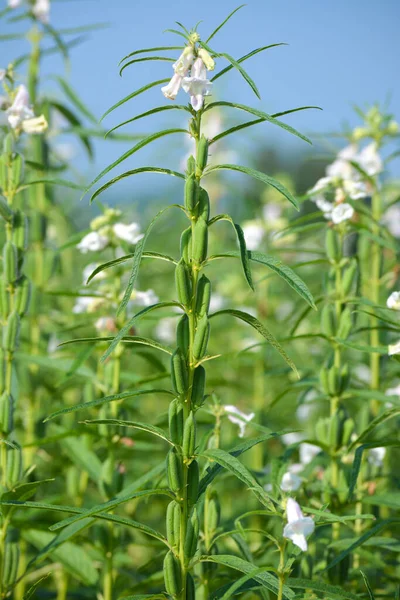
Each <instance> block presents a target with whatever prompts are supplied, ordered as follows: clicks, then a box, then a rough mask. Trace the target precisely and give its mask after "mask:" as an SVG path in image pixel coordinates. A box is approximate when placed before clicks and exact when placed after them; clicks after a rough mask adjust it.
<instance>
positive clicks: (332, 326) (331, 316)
mask: <svg viewBox="0 0 400 600" xmlns="http://www.w3.org/2000/svg"><path fill="white" fill-rule="evenodd" d="M321 330H322V333H323V334H324V335H326V336H328V337H333V336H334V335H335V332H336V317H335V310H334V307H333V306H332V304H325V306H324V307H323V309H322V311H321Z"/></svg>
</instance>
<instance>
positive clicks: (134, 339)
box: [59, 335, 172, 355]
mask: <svg viewBox="0 0 400 600" xmlns="http://www.w3.org/2000/svg"><path fill="white" fill-rule="evenodd" d="M113 339H114V338H113V336H109V337H94V338H77V339H75V340H68V341H67V342H63V343H62V344H59V348H62V347H65V346H70V345H71V344H96V343H101V342H111V341H112V340H113ZM121 342H124V343H125V344H138V345H139V346H148V347H149V348H155V349H156V350H161V352H165V353H166V354H170V355H171V354H172V350H171V349H170V348H167V346H164V345H163V344H160V343H159V342H155V341H154V340H151V339H150V338H144V337H139V336H136V335H126V336H125V337H123V338H122V340H121Z"/></svg>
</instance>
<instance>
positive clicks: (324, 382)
mask: <svg viewBox="0 0 400 600" xmlns="http://www.w3.org/2000/svg"><path fill="white" fill-rule="evenodd" d="M319 381H320V384H321V387H322V390H323V391H324V392H325V394H329V386H328V369H326V368H325V367H322V369H321V370H320V372H319Z"/></svg>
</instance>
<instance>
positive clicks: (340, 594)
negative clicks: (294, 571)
mask: <svg viewBox="0 0 400 600" xmlns="http://www.w3.org/2000/svg"><path fill="white" fill-rule="evenodd" d="M286 583H287V584H288V586H289V587H291V588H294V589H301V590H313V591H315V592H323V593H324V594H329V598H331V597H332V598H346V599H347V600H358V596H356V595H355V594H352V593H351V592H347V591H346V590H344V589H343V588H342V587H337V586H333V585H329V584H327V583H323V582H322V581H316V580H311V579H299V578H297V577H296V578H294V577H289V579H288V580H287V582H286ZM325 597H327V596H325Z"/></svg>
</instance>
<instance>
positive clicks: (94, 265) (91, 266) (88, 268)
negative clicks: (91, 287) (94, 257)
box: [82, 263, 107, 285]
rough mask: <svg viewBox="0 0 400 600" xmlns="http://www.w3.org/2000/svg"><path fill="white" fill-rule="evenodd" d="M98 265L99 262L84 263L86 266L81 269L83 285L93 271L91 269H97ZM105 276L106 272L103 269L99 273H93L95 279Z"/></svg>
mask: <svg viewBox="0 0 400 600" xmlns="http://www.w3.org/2000/svg"><path fill="white" fill-rule="evenodd" d="M98 266H99V263H90V264H88V265H86V267H85V268H84V269H83V273H82V282H83V284H84V285H86V282H87V280H88V279H89V277H90V275H91V274H92V273H93V271H94V270H95V269H97V267H98ZM106 277H107V275H106V272H105V271H100V273H97V275H95V277H94V278H96V279H106ZM94 278H93V279H94Z"/></svg>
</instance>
